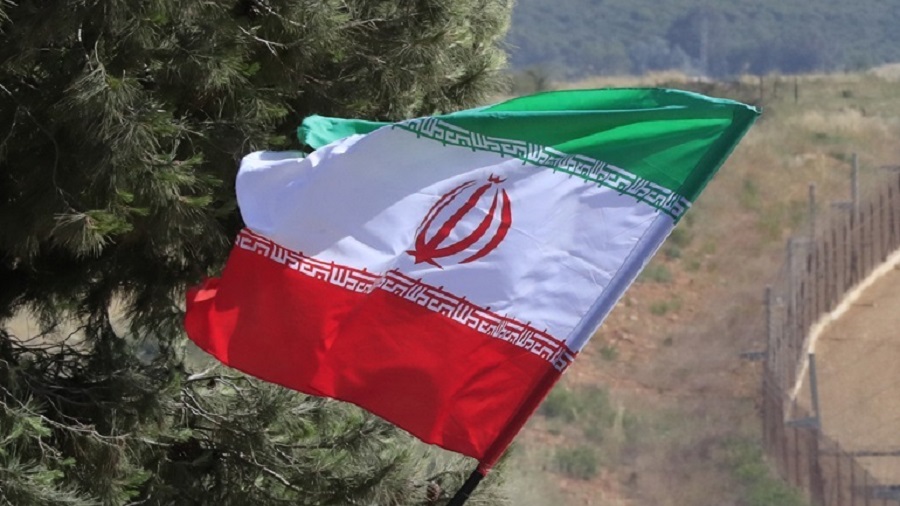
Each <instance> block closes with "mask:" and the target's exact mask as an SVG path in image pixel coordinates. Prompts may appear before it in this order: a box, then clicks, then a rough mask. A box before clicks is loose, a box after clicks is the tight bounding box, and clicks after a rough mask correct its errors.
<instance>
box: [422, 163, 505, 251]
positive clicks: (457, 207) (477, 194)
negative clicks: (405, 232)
mask: <svg viewBox="0 0 900 506" xmlns="http://www.w3.org/2000/svg"><path fill="white" fill-rule="evenodd" d="M504 181H506V179H500V178H499V177H497V176H493V175H492V176H490V177H489V178H488V180H487V182H486V183H484V184H482V185H480V186H478V185H477V183H476V181H474V180H472V181H466V182H465V183H463V184H461V185H459V186H457V187H456V188H454V189H452V190H450V191H449V192H447V193H445V194H444V195H442V196H441V198H440V199H438V201H437V202H435V204H434V205H433V206H431V209H429V210H428V214H426V215H425V219H424V220H422V224H421V225H419V229H418V231H417V233H416V244H415V249H411V250H409V251H407V253H409V254H410V255H412V257H413V258H415V260H416V263H417V264H419V263H422V262H428V263H430V264H432V265H434V266H436V267H441V265H440V264H439V263H437V261H436V260H435V259H436V258H444V257H449V256H452V255H456V254H458V253H461V252H463V251H465V250H466V249H469V248H473V247H478V249H477V250H476V251H475V252H474V253H472V254H471V255H469V256H467V257H465V258H463V259H462V260H460V261H459V263H461V264H465V263H468V262H472V261H475V260H478V259H479V258H481V257H483V256H485V255H487V254H488V253H490V252H491V251H493V250H494V249H496V248H497V246H498V245H500V243H501V242H502V241H503V239H504V238H505V237H506V233H507V232H508V231H509V227H510V225H512V209H511V206H510V201H509V195H507V193H506V190H505V189H503V188H501V187H500V183H502V182H504ZM492 189H493V191H494V193H493V198H492V199H491V204H490V208H489V209H488V210H487V211H486V212H485V213H484V217H483V218H481V221H480V222H479V223H478V225H477V226H476V227H475V228H474V229H473V230H471V231H470V232H468V233H467V234H466V235H464V236H463V237H460V238H458V239H456V240H455V241H453V242H449V243H447V240H448V239H449V238H450V236H451V233H452V232H453V231H454V230H455V229H457V227H458V226H459V225H460V224H461V223H464V220H465V219H466V217H467V216H469V214H470V213H471V212H472V211H473V210H475V209H477V208H478V203H479V201H481V200H482V198H483V197H485V195H486V194H487V193H488V191H490V190H492ZM486 200H487V199H486V198H485V201H486ZM474 214H475V215H480V214H481V213H474ZM439 216H442V217H445V219H444V220H442V221H443V223H440V224H436V223H435V221H436V219H437V218H438V217H439ZM495 222H497V223H496V224H495ZM489 231H492V233H491V234H488V232H489ZM458 235H459V234H458ZM445 243H446V244H445Z"/></svg>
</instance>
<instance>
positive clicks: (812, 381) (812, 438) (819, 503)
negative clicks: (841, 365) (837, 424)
mask: <svg viewBox="0 0 900 506" xmlns="http://www.w3.org/2000/svg"><path fill="white" fill-rule="evenodd" d="M807 358H808V360H809V394H810V398H811V400H812V410H813V413H812V416H813V417H814V420H815V421H814V423H813V424H812V427H810V432H809V494H810V496H811V497H812V503H813V504H814V505H815V506H824V505H825V485H824V483H823V480H822V466H821V463H820V462H819V434H821V430H822V414H821V412H820V411H819V379H818V376H817V375H816V354H815V353H810V354H809V356H808V357H807Z"/></svg>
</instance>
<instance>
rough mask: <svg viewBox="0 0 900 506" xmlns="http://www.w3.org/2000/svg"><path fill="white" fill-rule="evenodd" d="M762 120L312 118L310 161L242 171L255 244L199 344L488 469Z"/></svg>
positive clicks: (642, 106)
mask: <svg viewBox="0 0 900 506" xmlns="http://www.w3.org/2000/svg"><path fill="white" fill-rule="evenodd" d="M756 116H757V111H756V110H755V109H753V108H751V107H748V106H746V105H743V104H740V103H737V102H733V101H729V100H722V99H713V98H708V97H705V96H701V95H697V94H693V93H687V92H682V91H675V90H664V89H626V90H587V91H560V92H551V93H543V94H538V95H533V96H528V97H523V98H516V99H512V100H509V101H506V102H503V103H500V104H498V105H493V106H489V107H483V108H478V109H471V110H466V111H462V112H457V113H452V114H446V115H441V116H433V117H424V118H416V119H411V120H407V121H401V122H398V123H390V124H387V123H372V122H365V121H358V120H344V119H333V118H324V117H310V118H307V119H306V120H305V121H304V122H303V126H302V127H301V128H300V131H299V132H300V137H301V140H302V141H303V142H304V143H305V144H306V145H309V146H311V147H312V148H314V149H315V151H314V152H313V153H311V154H309V155H304V154H302V153H299V152H258V153H252V154H249V155H247V156H246V158H244V160H243V162H242V163H241V167H240V171H239V173H238V176H237V198H238V204H239V205H240V210H241V214H242V216H243V219H244V222H245V224H246V228H245V229H244V230H243V231H241V232H240V234H239V235H238V236H237V238H236V240H235V244H234V249H233V251H232V253H231V256H230V258H229V259H228V262H227V265H226V266H225V269H224V271H223V272H222V275H221V277H220V278H215V279H209V280H207V281H206V282H205V283H204V284H203V285H202V286H200V287H198V288H195V289H193V290H192V291H190V293H189V294H188V300H187V316H186V319H185V325H186V328H187V333H188V335H189V336H190V338H191V339H192V340H193V341H194V342H195V343H197V345H199V346H200V347H201V348H203V349H204V350H206V351H207V352H209V353H210V354H212V355H213V356H215V357H216V358H217V359H219V360H221V361H222V362H223V363H225V364H227V365H229V366H231V367H234V368H237V369H240V370H242V371H244V372H246V373H248V374H251V375H253V376H257V377H259V378H262V379H265V380H268V381H271V382H274V383H278V384H280V385H284V386H286V387H289V388H292V389H295V390H299V391H302V392H306V393H309V394H313V395H319V396H327V397H332V398H335V399H341V400H344V401H349V402H352V403H354V404H357V405H359V406H361V407H363V408H365V409H366V410H368V411H371V412H372V413H375V414H377V415H379V416H381V417H383V418H385V419H387V420H389V421H391V422H393V423H395V424H396V425H398V426H400V427H402V428H404V429H406V430H408V431H409V432H411V433H412V434H414V435H415V436H417V437H418V438H420V439H422V440H423V441H426V442H428V443H433V444H436V445H440V446H442V447H444V448H447V449H450V450H454V451H456V452H460V453H462V454H465V455H468V456H471V457H475V458H477V459H478V460H479V462H480V468H481V470H482V471H483V472H486V471H487V470H488V469H489V468H490V467H491V465H492V464H494V463H495V462H496V460H497V459H498V458H499V457H500V455H501V454H502V452H503V451H504V449H505V448H506V447H507V445H508V444H509V443H510V441H511V440H512V438H513V437H514V436H515V434H516V433H517V432H518V431H519V429H520V428H521V427H522V425H523V424H524V423H525V421H526V420H527V419H528V417H529V416H530V415H531V414H532V413H533V412H534V410H535V408H536V407H537V406H538V404H539V403H540V401H541V400H542V399H543V398H544V396H545V395H546V394H547V392H548V391H549V390H550V388H551V387H552V386H553V384H554V383H555V382H556V381H557V380H558V379H559V377H560V375H561V374H562V373H563V372H564V371H565V370H566V368H567V367H569V366H570V365H571V364H572V361H573V360H574V359H575V357H576V356H577V354H578V352H579V351H580V350H581V349H582V348H583V347H584V346H585V344H586V343H587V341H588V340H589V339H590V337H591V335H592V334H593V333H594V332H595V330H596V329H597V327H598V326H599V325H600V323H601V322H602V321H603V319H604V317H605V316H606V315H607V314H608V313H609V311H610V310H611V309H612V307H613V306H614V304H615V303H616V301H617V300H618V299H619V297H620V296H621V295H622V294H623V292H624V291H625V290H626V289H627V287H628V286H629V285H630V284H631V282H632V281H633V280H634V279H635V277H636V276H637V275H638V273H639V272H640V270H641V268H642V267H643V266H644V265H645V264H646V263H647V261H648V260H649V259H650V257H652V256H653V253H654V252H655V251H656V250H657V249H658V248H659V246H660V245H661V244H662V242H663V241H664V239H665V238H666V236H667V235H668V234H669V233H670V232H671V231H672V228H673V227H674V226H675V224H676V223H677V222H678V220H679V219H680V218H681V217H682V216H683V215H684V213H685V212H686V211H687V210H688V208H690V206H691V202H693V201H694V200H695V199H696V198H697V195H698V194H699V193H700V192H701V190H702V189H703V187H704V186H705V185H706V184H707V182H708V181H709V180H710V178H711V177H712V176H713V174H714V173H715V172H716V170H717V169H718V168H719V166H720V165H721V164H722V162H723V161H724V160H725V158H726V157H727V156H728V155H729V153H730V152H731V150H732V149H733V148H734V147H735V145H736V144H737V142H738V141H739V139H740V138H741V136H742V135H743V134H744V133H745V132H746V130H747V129H748V128H749V126H750V125H751V124H752V123H753V121H754V119H755V118H756Z"/></svg>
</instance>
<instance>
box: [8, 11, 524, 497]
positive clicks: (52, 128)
mask: <svg viewBox="0 0 900 506" xmlns="http://www.w3.org/2000/svg"><path fill="white" fill-rule="evenodd" d="M509 4H510V2H509V0H458V1H454V2H446V1H442V0H416V1H407V0H384V1H379V2H373V1H370V0H230V1H223V0H206V1H200V0H71V1H68V2H53V1H49V0H33V1H24V0H23V1H13V0H0V504H15V505H31V504H38V505H44V504H46V505H87V504H104V505H114V504H115V505H118V504H217V505H218V504H223V505H228V504H235V505H238V504H240V505H245V504H334V505H343V504H385V505H388V504H397V505H400V504H404V505H406V504H410V505H412V504H438V503H440V502H441V501H443V499H437V501H435V500H434V496H435V491H436V490H437V487H440V488H441V489H443V490H444V492H445V495H446V493H448V492H449V491H452V488H453V486H454V484H455V483H458V482H459V480H460V479H461V477H462V476H463V474H464V473H463V472H462V471H461V470H460V469H461V468H460V465H459V464H460V463H459V462H450V463H447V464H446V466H443V465H441V466H438V467H435V465H436V461H435V459H436V458H438V457H435V454H434V453H431V452H429V451H426V450H425V449H423V447H422V445H417V444H415V443H414V442H413V441H412V440H411V438H409V437H408V436H406V435H405V434H403V433H402V432H400V431H398V430H397V429H395V428H393V427H392V426H390V425H388V424H386V423H384V422H382V421H380V420H378V419H376V418H373V417H371V416H369V415H366V414H365V413H363V412H361V411H360V410H358V409H356V408H353V407H352V406H346V405H343V404H339V403H335V402H328V401H323V400H321V399H316V398H311V397H307V396H303V395H300V394H297V393H295V392H288V391H285V390H283V389H280V388H277V387H273V386H270V385H266V384H262V383H260V382H257V381H255V380H252V379H249V378H247V377H245V376H242V375H240V374H238V373H236V372H234V371H230V370H228V369H226V368H223V367H214V366H211V365H210V364H209V362H207V361H205V360H204V359H201V358H198V357H196V356H194V355H192V354H191V353H189V352H186V351H185V349H186V345H185V338H184V336H183V332H182V331H181V318H182V316H183V303H182V301H183V297H184V291H185V289H186V287H188V286H190V285H192V284H195V283H197V282H199V281H200V280H201V279H202V278H203V277H204V276H206V275H210V274H214V273H216V272H217V271H218V270H219V269H220V268H221V265H222V263H223V261H224V259H225V256H226V254H227V252H228V249H229V246H230V244H229V243H230V240H231V238H233V237H234V235H235V234H236V232H237V231H238V230H239V228H240V227H241V223H240V217H239V214H238V213H237V210H236V203H235V199H234V188H233V183H232V181H233V179H234V174H235V171H236V168H237V163H238V161H239V159H240V158H241V156H243V155H244V154H246V153H248V152H251V151H253V150H257V149H302V148H303V146H299V145H298V144H297V141H296V139H295V136H294V130H295V128H296V126H297V125H298V124H299V122H300V120H301V119H302V118H303V117H305V116H307V115H309V114H314V113H316V114H323V115H331V116H346V117H363V118H369V119H378V120H396V119H401V118H405V117H410V116H417V115H424V114H430V113H435V112H442V111H448V110H452V109H456V108H459V107H464V106H471V105H476V104H478V103H479V102H480V101H482V100H483V99H484V98H485V97H486V96H488V95H489V94H490V93H493V92H495V91H496V90H497V89H498V88H497V87H498V85H499V84H498V83H499V81H498V70H499V69H500V68H501V67H502V66H503V64H504V55H503V53H502V51H501V50H500V49H499V47H500V40H501V38H502V36H503V34H504V32H505V29H506V23H507V20H508V15H509V9H510V5H509ZM23 313H29V314H31V315H34V317H36V318H37V319H38V320H39V322H40V327H41V331H40V333H39V334H38V335H22V334H18V335H17V334H15V332H14V331H13V327H11V326H10V324H9V322H10V321H11V319H13V318H14V317H16V316H17V315H22V314H23ZM443 469H449V470H450V471H449V472H448V473H446V474H445V473H442V472H440V471H441V470H443ZM485 490H486V491H487V492H488V493H487V494H485V495H484V496H483V497H482V500H483V501H490V500H491V496H490V492H491V488H490V487H487V488H486V489H485ZM473 503H476V504H477V502H476V501H473Z"/></svg>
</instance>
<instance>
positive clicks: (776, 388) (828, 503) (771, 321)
mask: <svg viewBox="0 0 900 506" xmlns="http://www.w3.org/2000/svg"><path fill="white" fill-rule="evenodd" d="M852 160H853V163H852V165H853V168H852V177H851V184H850V187H851V192H850V193H851V197H850V199H849V200H848V201H845V202H831V203H829V205H828V206H823V205H821V203H818V202H816V193H815V187H814V186H812V185H811V186H810V192H809V210H810V211H809V221H808V229H807V230H806V231H805V233H804V234H802V235H800V236H795V237H792V238H790V239H789V240H788V242H787V246H786V250H785V257H786V258H785V262H784V264H783V266H782V270H781V272H780V275H779V276H778V282H777V284H775V285H773V286H771V287H769V288H767V290H766V294H765V297H766V322H765V324H766V333H767V347H766V351H765V362H764V369H763V380H762V393H763V395H762V422H763V436H764V437H763V442H764V446H765V449H766V452H767V454H768V455H769V456H770V457H771V458H772V459H773V460H774V462H775V464H776V467H777V469H778V471H779V472H780V473H781V475H782V476H783V477H784V478H785V479H786V480H787V481H789V482H790V483H791V484H793V485H794V486H796V487H798V488H800V489H802V490H805V491H806V493H807V495H808V497H809V499H810V501H811V502H812V504H814V505H816V506H832V505H842V506H843V505H852V506H857V505H859V506H863V505H865V506H870V505H879V506H880V505H892V506H897V505H900V430H897V429H898V428H900V396H896V395H892V392H893V391H894V388H895V384H890V383H888V384H885V385H883V388H882V389H871V390H869V391H867V392H865V393H860V392H858V391H855V390H854V389H853V388H852V385H848V386H847V388H846V393H840V392H837V391H838V390H841V389H842V388H843V387H841V386H840V384H839V383H835V382H831V383H830V385H831V386H830V387H829V388H831V390H830V391H828V392H827V394H828V395H827V396H824V397H827V398H828V399H829V403H828V404H829V405H828V410H825V411H824V413H826V414H827V416H825V417H823V410H822V409H821V406H820V400H819V397H820V392H819V391H818V390H819V387H820V384H819V381H818V379H817V373H818V372H820V371H817V370H816V356H815V354H814V350H815V347H814V344H815V342H814V339H815V336H816V335H817V332H818V331H820V330H821V328H822V321H823V317H825V316H826V315H829V314H833V312H834V311H835V310H836V309H838V308H839V307H840V305H841V304H842V303H845V300H846V295H847V294H848V293H849V292H851V291H852V290H853V289H854V287H859V286H860V284H861V283H863V281H864V280H866V279H867V278H869V279H871V278H870V276H871V275H872V273H873V271H874V270H875V269H876V268H878V267H879V266H882V265H884V263H885V261H886V260H887V259H888V258H889V257H890V255H891V254H892V253H894V252H895V251H896V250H897V249H898V248H900V173H897V171H896V170H894V169H893V168H888V169H891V170H888V171H878V172H880V173H881V174H880V175H879V176H878V177H876V178H872V179H870V180H869V181H867V182H866V185H867V190H866V191H863V192H861V191H860V178H859V170H858V164H857V158H856V156H855V155H854V157H853V159H852ZM861 193H862V194H864V198H862V197H861V196H860V195H861ZM856 337H857V336H845V338H846V339H855V338H856ZM892 341H894V340H893V339H890V336H883V337H882V338H880V339H873V340H871V342H868V341H866V342H863V341H862V340H859V343H855V344H854V346H857V347H859V350H860V352H859V353H858V354H847V355H848V356H841V357H828V358H829V360H828V362H827V364H825V363H823V364H822V371H827V372H828V374H830V375H836V377H837V378H840V377H841V376H840V375H841V374H842V371H850V370H851V369H853V368H855V369H857V370H858V369H862V370H863V371H865V368H866V366H867V365H866V364H867V361H868V360H871V358H872V357H873V356H878V355H884V354H886V353H887V354H890V353H896V354H897V356H898V357H900V345H898V344H896V343H893V342H892ZM898 341H900V339H898ZM867 343H869V344H867ZM851 355H852V356H851ZM823 358H824V357H823ZM898 368H900V366H898ZM895 372H900V369H898V370H897V371H895ZM823 385H824V383H823ZM834 385H838V386H837V387H835V386H834ZM888 397H890V398H893V397H898V399H897V400H896V401H893V400H891V401H890V402H888V404H891V403H893V404H896V407H894V406H889V407H888V408H885V407H884V406H882V404H885V402H886V401H885V399H887V398H888ZM835 399H836V400H835ZM866 403H868V404H866ZM839 404H843V406H839ZM873 406H875V409H890V410H893V411H891V413H889V414H888V415H886V416H881V417H868V418H866V417H865V415H864V414H863V413H864V412H865V410H866V409H872V407H873ZM855 417H860V420H857V419H855ZM838 418H844V419H846V420H845V421H846V422H847V423H844V422H841V423H840V424H838V422H839V420H837V419H838ZM864 418H865V419H870V421H871V423H869V424H868V425H867V423H866V422H865V420H864ZM832 421H834V422H835V424H834V425H831V426H832V427H837V426H838V425H840V426H841V427H844V432H846V430H856V431H858V432H859V433H860V435H861V436H862V435H864V436H866V437H867V438H868V439H866V441H868V442H869V443H867V444H866V445H865V446H860V444H859V441H862V440H863V439H865V438H862V437H860V438H854V437H851V438H845V437H844V433H840V434H838V433H834V432H832V431H829V430H827V429H828V426H829V424H830V423H831V422H832ZM823 423H824V424H825V425H826V429H825V430H823ZM847 428H849V429H847ZM863 433H864V434H863ZM895 433H896V434H897V436H896V437H895V436H894V434H895ZM871 441H877V444H872V443H871Z"/></svg>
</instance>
